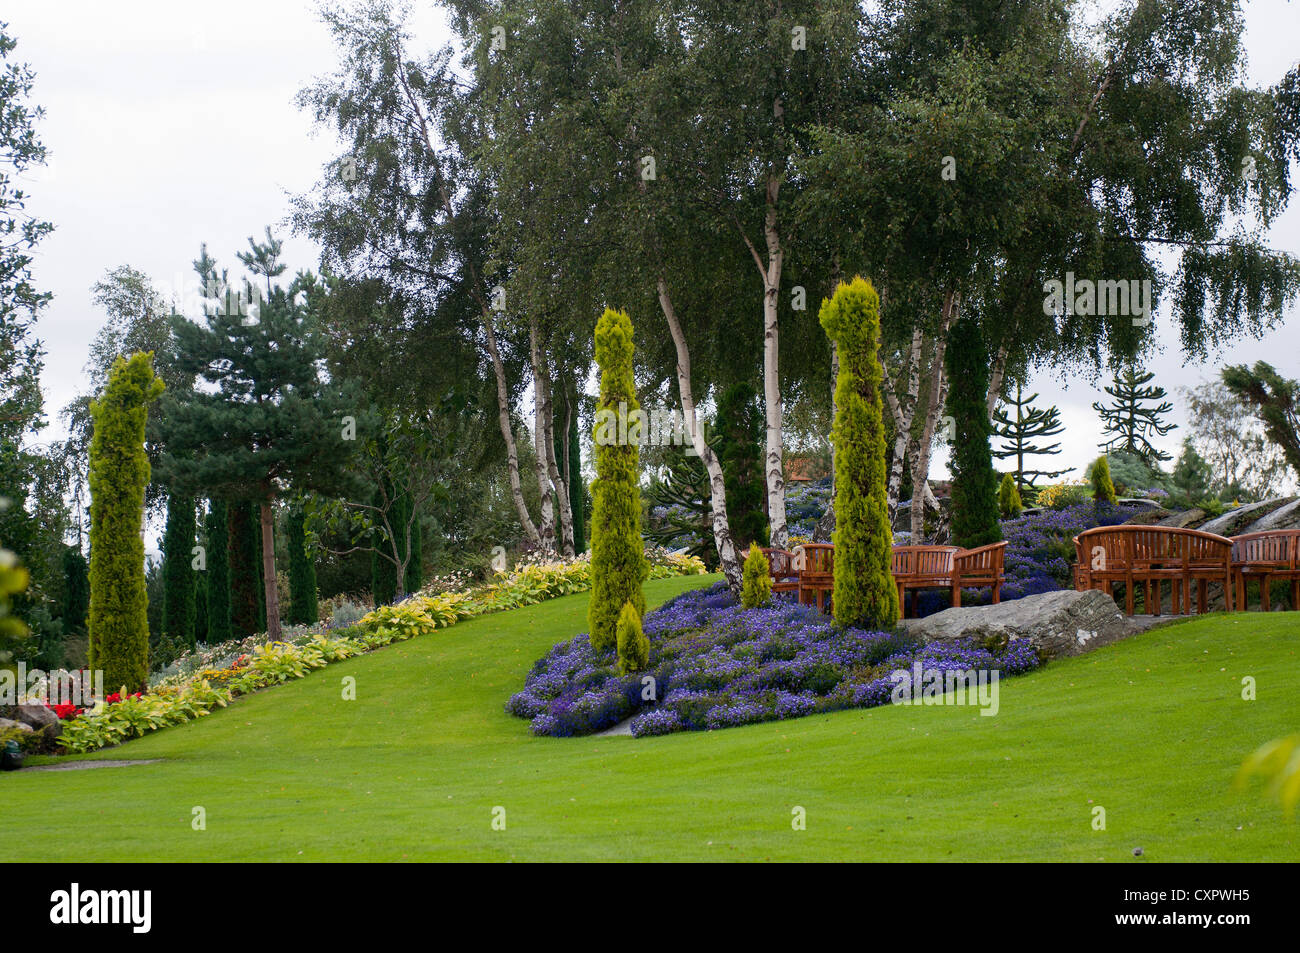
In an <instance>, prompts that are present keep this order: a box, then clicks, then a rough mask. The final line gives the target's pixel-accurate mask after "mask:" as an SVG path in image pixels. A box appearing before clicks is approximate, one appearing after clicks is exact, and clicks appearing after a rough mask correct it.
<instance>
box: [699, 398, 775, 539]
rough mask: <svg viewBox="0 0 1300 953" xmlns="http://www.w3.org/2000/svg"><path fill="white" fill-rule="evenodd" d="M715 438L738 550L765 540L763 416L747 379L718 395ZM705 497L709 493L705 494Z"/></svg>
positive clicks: (732, 534) (765, 496) (766, 536)
mask: <svg viewBox="0 0 1300 953" xmlns="http://www.w3.org/2000/svg"><path fill="white" fill-rule="evenodd" d="M716 427H717V434H718V442H717V444H716V446H715V449H716V451H717V454H718V461H719V463H721V464H722V476H723V485H724V486H725V488H726V495H727V522H728V523H729V524H730V526H731V538H732V541H733V542H734V543H735V544H736V548H737V550H744V549H747V548H748V547H749V544H750V543H753V542H757V543H758V544H759V545H760V546H766V545H767V541H768V530H769V527H768V524H767V513H766V511H765V509H764V504H765V503H766V501H767V485H766V483H765V482H764V479H763V448H762V439H763V418H762V416H761V414H760V412H759V409H758V395H757V393H756V392H755V390H754V388H753V387H751V386H750V385H749V384H746V383H739V384H733V385H732V386H731V387H728V388H727V389H726V390H725V391H723V392H722V396H721V397H719V398H718V416H717V424H716ZM705 499H706V500H707V499H708V497H707V495H706V497H705Z"/></svg>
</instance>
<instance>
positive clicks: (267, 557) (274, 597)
mask: <svg viewBox="0 0 1300 953" xmlns="http://www.w3.org/2000/svg"><path fill="white" fill-rule="evenodd" d="M261 515H262V585H263V587H264V589H265V592H266V634H267V635H268V636H269V637H270V639H271V641H272V642H277V641H279V639H280V592H279V590H278V589H277V588H276V585H275V522H274V520H273V519H272V515H271V501H270V500H263V501H262V503H261Z"/></svg>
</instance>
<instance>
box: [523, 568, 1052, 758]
mask: <svg viewBox="0 0 1300 953" xmlns="http://www.w3.org/2000/svg"><path fill="white" fill-rule="evenodd" d="M644 630H645V632H646V634H647V635H648V636H649V638H650V660H649V663H648V665H647V668H646V671H644V672H640V673H637V674H635V675H630V676H620V675H619V674H618V671H617V668H616V660H615V657H614V653H613V652H612V651H609V652H605V653H599V654H598V653H596V652H594V651H593V650H592V648H591V643H590V641H589V640H588V638H587V636H586V634H585V633H584V634H582V635H578V636H575V637H574V638H573V639H571V640H570V641H568V642H561V643H560V644H559V645H557V646H555V647H554V648H553V649H551V651H550V652H549V653H547V654H546V655H545V656H543V657H542V658H541V659H539V660H538V661H537V663H536V664H535V665H534V666H533V670H532V672H530V673H529V675H528V677H527V678H526V679H525V681H524V689H523V691H521V692H519V693H518V694H516V695H514V696H513V697H512V698H511V699H510V701H509V702H508V703H507V704H506V711H508V712H509V713H510V714H512V715H516V716H517V717H520V718H527V719H529V720H530V721H531V722H532V730H533V732H534V733H535V734H539V735H552V736H556V737H569V736H573V735H587V734H592V733H594V732H598V731H602V730H604V729H606V728H609V727H612V726H613V725H615V724H618V723H619V722H620V721H622V720H624V719H625V718H628V717H631V716H635V717H634V718H633V721H632V734H633V735H636V736H637V737H641V736H644V735H661V734H668V733H670V732H674V731H692V730H702V729H712V728H726V727H731V726H733V725H748V724H755V723H757V722H762V721H773V720H777V719H783V718H800V717H803V716H804V715H811V714H817V713H820V712H828V711H838V710H841V709H845V708H870V707H873V706H876V705H883V704H888V703H889V701H890V696H891V692H892V690H893V688H894V685H895V682H894V680H893V679H891V678H890V675H891V673H893V672H896V671H898V670H900V669H910V668H912V666H913V665H914V664H915V663H917V662H920V663H921V665H922V667H924V668H927V669H940V670H946V669H960V670H962V671H967V670H971V669H974V670H997V671H998V672H1000V674H1001V675H1002V676H1008V675H1018V674H1021V673H1022V672H1027V671H1030V670H1031V669H1034V668H1037V667H1038V664H1039V661H1038V657H1037V655H1036V654H1035V653H1034V652H1033V650H1032V649H1031V648H1030V647H1029V646H1028V644H1027V643H1026V642H1023V641H1022V642H1013V643H1012V644H1011V645H1009V646H1005V647H1000V648H997V649H994V650H990V649H989V648H985V647H980V646H978V645H976V644H974V643H973V642H971V641H969V640H963V641H961V642H957V643H951V644H946V645H938V644H936V645H929V646H923V645H921V644H919V643H918V642H917V641H915V640H914V639H912V638H911V637H910V636H907V635H905V634H902V633H888V632H868V631H864V630H862V629H853V628H847V629H846V628H840V627H838V626H836V625H835V624H834V623H833V622H832V621H831V620H830V619H829V618H828V617H826V616H823V615H820V614H818V612H817V611H816V610H815V609H812V608H810V607H805V606H797V605H795V606H792V605H786V604H779V605H775V606H772V607H767V608H761V609H749V610H744V609H741V608H740V607H739V606H738V605H737V604H736V600H735V599H734V598H733V597H732V596H731V594H730V593H729V592H728V591H727V590H726V588H725V586H724V585H723V584H722V583H718V584H716V585H715V586H713V587H712V588H709V589H696V590H692V591H690V592H687V593H683V594H682V595H680V596H678V597H677V598H676V599H673V600H672V601H671V602H669V603H667V604H665V605H664V606H662V607H661V608H659V609H657V610H655V611H654V612H649V613H647V614H646V617H645V620H644ZM647 678H652V679H653V682H648V681H646V679H647ZM650 686H652V687H653V696H654V697H653V698H650V699H647V698H644V697H643V695H644V694H647V688H648V687H650Z"/></svg>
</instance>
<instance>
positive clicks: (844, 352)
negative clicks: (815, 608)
mask: <svg viewBox="0 0 1300 953" xmlns="http://www.w3.org/2000/svg"><path fill="white" fill-rule="evenodd" d="M819 318H820V321H821V325H822V327H823V328H824V329H825V331H826V334H827V336H828V337H830V339H831V340H832V341H833V342H834V343H835V345H836V346H837V347H838V353H839V377H838V379H837V380H836V382H835V408H836V409H835V421H834V423H833V425H832V427H831V441H832V442H833V443H834V445H835V515H836V519H835V533H834V536H833V539H832V542H833V543H834V544H835V584H834V590H833V592H832V604H833V607H834V611H835V621H836V622H839V623H840V624H841V625H856V624H861V625H863V626H866V627H867V628H886V629H888V628H893V626H894V625H895V623H897V622H898V589H897V588H896V587H895V585H894V580H893V577H892V576H891V575H890V573H889V569H890V564H891V561H892V559H893V554H892V551H891V547H892V543H893V534H892V532H891V530H890V525H889V507H888V497H887V492H886V485H885V427H884V417H883V412H884V411H883V405H882V403H881V395H880V373H881V372H880V359H879V356H878V351H879V348H880V298H879V297H878V296H877V294H876V290H875V289H874V288H873V287H872V286H871V283H870V282H869V281H865V280H864V279H862V278H855V279H853V281H852V282H851V283H849V284H847V285H846V284H841V285H840V286H839V288H837V289H836V291H835V294H834V296H833V297H832V298H830V299H829V300H827V301H824V302H822V307H821V313H820V316H819Z"/></svg>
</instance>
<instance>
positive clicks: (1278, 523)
mask: <svg viewBox="0 0 1300 953" xmlns="http://www.w3.org/2000/svg"><path fill="white" fill-rule="evenodd" d="M1276 529H1300V499H1296V500H1292V501H1291V502H1290V503H1285V504H1283V505H1282V506H1279V507H1278V508H1277V509H1275V510H1274V511H1273V512H1271V513H1269V514H1268V515H1267V516H1264V517H1262V518H1261V519H1257V520H1255V522H1253V523H1251V524H1250V525H1249V526H1247V527H1246V528H1245V529H1244V530H1242V531H1241V532H1242V533H1262V532H1264V531H1265V530H1276ZM1238 535H1240V534H1238Z"/></svg>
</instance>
